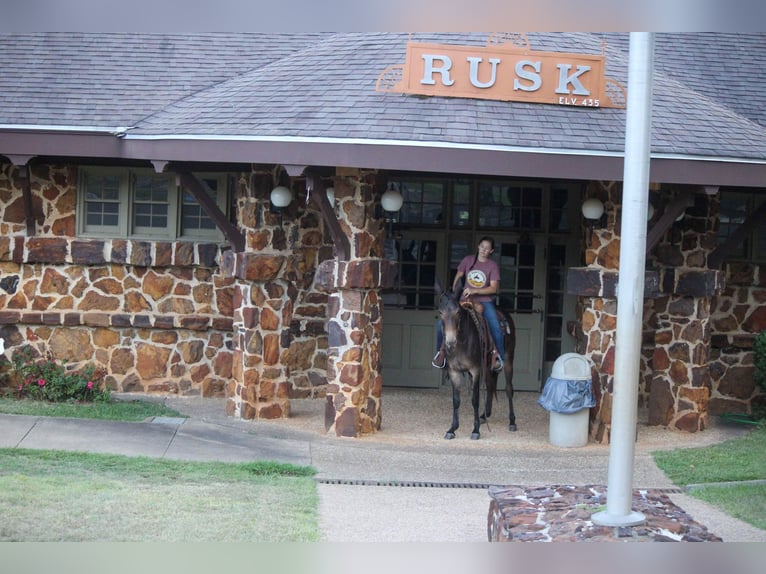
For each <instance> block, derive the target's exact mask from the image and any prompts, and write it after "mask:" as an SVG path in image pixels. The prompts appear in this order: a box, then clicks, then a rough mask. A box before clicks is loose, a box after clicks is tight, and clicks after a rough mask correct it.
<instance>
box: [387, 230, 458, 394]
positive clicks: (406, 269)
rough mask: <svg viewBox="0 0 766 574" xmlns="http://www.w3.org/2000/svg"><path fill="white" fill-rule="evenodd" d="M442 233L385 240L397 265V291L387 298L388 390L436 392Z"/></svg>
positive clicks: (403, 235) (442, 259) (388, 254)
mask: <svg viewBox="0 0 766 574" xmlns="http://www.w3.org/2000/svg"><path fill="white" fill-rule="evenodd" d="M443 243H444V242H443V235H442V234H439V233H428V232H408V233H403V234H401V235H400V236H399V237H397V238H395V239H394V238H392V239H389V240H388V241H387V256H388V257H392V258H396V260H397V261H398V262H399V274H398V277H397V281H396V286H395V288H394V289H392V290H389V291H387V292H385V293H384V294H383V335H382V342H381V345H382V363H383V385H384V386H386V387H421V388H437V387H439V385H441V371H440V370H439V369H435V368H434V367H432V366H431V359H432V358H433V356H434V353H435V352H436V351H435V348H436V308H435V303H436V296H435V291H434V280H435V279H436V277H437V275H438V276H439V281H441V282H442V283H443V282H444V278H443V276H442V275H441V273H440V272H441V270H442V269H443V267H444V254H443V253H442V245H443Z"/></svg>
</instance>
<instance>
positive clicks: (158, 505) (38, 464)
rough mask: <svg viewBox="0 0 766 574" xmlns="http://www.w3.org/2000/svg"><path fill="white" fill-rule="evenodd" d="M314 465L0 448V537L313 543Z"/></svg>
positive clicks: (316, 533)
mask: <svg viewBox="0 0 766 574" xmlns="http://www.w3.org/2000/svg"><path fill="white" fill-rule="evenodd" d="M314 473H315V471H314V469H312V468H309V467H300V466H294V465H287V464H280V463H273V462H252V463H239V464H232V463H209V462H186V461H173V460H165V459H150V458H144V457H125V456H116V455H102V454H88V453H73V452H60V451H39V450H26V449H0V515H2V517H3V519H2V522H1V523H0V541H25V542H312V541H316V540H318V539H319V526H318V513H317V508H318V495H317V490H316V483H315V481H314V480H313V478H312V477H313V474H314Z"/></svg>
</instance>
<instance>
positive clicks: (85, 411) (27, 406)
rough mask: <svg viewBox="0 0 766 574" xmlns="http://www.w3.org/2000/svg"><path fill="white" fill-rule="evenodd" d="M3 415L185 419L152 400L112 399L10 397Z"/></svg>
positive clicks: (3, 400)
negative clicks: (65, 400) (63, 400)
mask: <svg viewBox="0 0 766 574" xmlns="http://www.w3.org/2000/svg"><path fill="white" fill-rule="evenodd" d="M0 414H6V415H31V416H40V417H71V418H81V419H104V420H119V421H129V422H135V421H142V420H145V419H147V418H149V417H185V415H182V414H180V413H179V412H178V411H175V410H173V409H169V408H167V407H166V406H164V405H162V404H161V403H156V402H151V401H137V400H136V401H122V400H112V401H109V402H94V403H49V402H44V401H34V400H31V399H11V398H7V397H0Z"/></svg>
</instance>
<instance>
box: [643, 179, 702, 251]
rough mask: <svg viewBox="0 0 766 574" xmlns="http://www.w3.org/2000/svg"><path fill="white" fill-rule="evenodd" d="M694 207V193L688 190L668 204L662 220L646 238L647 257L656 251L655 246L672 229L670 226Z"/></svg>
mask: <svg viewBox="0 0 766 574" xmlns="http://www.w3.org/2000/svg"><path fill="white" fill-rule="evenodd" d="M692 205H694V200H693V198H692V192H691V191H688V190H684V191H682V192H681V193H680V195H679V196H678V197H676V198H675V199H674V200H673V201H671V202H670V204H668V206H667V207H666V208H665V211H664V212H663V214H662V216H661V217H660V219H659V220H658V221H657V223H655V224H654V226H653V227H652V228H651V229H650V230H649V233H648V234H647V236H646V254H647V255H649V253H650V252H651V251H652V249H654V246H655V245H657V243H659V241H660V239H661V238H662V236H663V235H664V234H665V232H666V231H667V230H668V229H670V226H671V225H673V223H674V222H675V220H676V219H677V218H678V216H679V215H681V214H682V213H683V212H684V211H686V208H687V207H691V206H692Z"/></svg>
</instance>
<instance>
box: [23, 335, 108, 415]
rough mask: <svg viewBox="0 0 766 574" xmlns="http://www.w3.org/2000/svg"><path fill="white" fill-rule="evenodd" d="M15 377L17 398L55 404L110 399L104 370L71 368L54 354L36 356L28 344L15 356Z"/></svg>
mask: <svg viewBox="0 0 766 574" xmlns="http://www.w3.org/2000/svg"><path fill="white" fill-rule="evenodd" d="M13 370H14V377H15V380H16V383H17V386H16V395H17V396H18V398H20V399H21V398H30V399H34V400H39V401H50V402H53V403H63V402H93V401H108V400H109V399H110V392H109V389H107V388H106V385H105V384H104V380H103V379H104V376H103V372H101V371H99V370H97V369H96V368H95V367H94V366H92V365H88V366H86V367H83V368H81V369H69V368H67V366H66V364H65V362H63V363H59V362H57V361H56V360H55V359H54V358H53V355H52V354H50V353H48V354H47V355H46V356H45V357H39V356H36V355H35V353H34V351H33V350H32V348H31V347H29V346H27V347H24V348H23V349H21V350H20V351H18V352H17V353H16V354H15V355H14V356H13Z"/></svg>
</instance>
